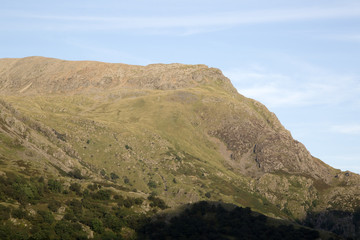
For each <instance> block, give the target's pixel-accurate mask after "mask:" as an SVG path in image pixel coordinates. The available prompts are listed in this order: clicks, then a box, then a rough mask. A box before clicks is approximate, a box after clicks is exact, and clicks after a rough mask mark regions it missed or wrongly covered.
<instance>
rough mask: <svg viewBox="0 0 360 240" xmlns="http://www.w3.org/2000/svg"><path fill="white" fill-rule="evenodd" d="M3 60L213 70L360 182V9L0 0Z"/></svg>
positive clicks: (159, 0) (359, 5)
mask: <svg viewBox="0 0 360 240" xmlns="http://www.w3.org/2000/svg"><path fill="white" fill-rule="evenodd" d="M0 3H1V8H0V57H1V58H3V57H26V56H34V55H36V56H46V57H55V58H61V59H67V60H98V61H105V62H121V63H128V64H140V65H146V64H149V63H173V62H180V63H188V64H198V63H201V64H206V65H208V66H211V67H217V68H220V69H221V70H222V71H223V73H224V74H225V75H226V76H227V77H229V78H230V79H231V81H232V82H233V84H234V85H235V87H236V88H237V89H238V91H239V92H240V93H241V94H243V95H245V96H247V97H251V98H254V99H256V100H259V101H261V102H262V103H264V104H265V105H266V106H267V107H268V108H269V109H270V110H271V111H273V112H274V113H275V114H276V115H277V116H278V118H279V119H280V121H281V122H282V123H283V125H284V126H285V127H286V128H287V129H289V130H290V131H291V133H292V135H293V137H294V138H295V139H297V140H299V141H301V142H302V143H304V144H305V146H306V147H307V148H308V149H309V151H310V152H311V153H312V154H313V155H314V156H316V157H319V158H320V159H322V160H323V161H325V162H326V163H328V164H330V165H332V166H334V167H336V168H340V169H342V170H347V169H348V170H351V171H354V172H358V173H360V147H359V145H360V120H359V118H360V65H359V62H360V61H359V58H360V1H358V0H356V1H354V0H316V1H315V0H292V1H289V0H286V1H285V0H274V1H269V0H221V1H211V0H207V1H205V0H198V1H196V0H192V1H189V0H182V1H171V0H167V1H165V0H138V1H136V0H135V1H127V0H126V1H115V0H114V1H106V0H103V1H94V0H86V1H85V0H84V1H79V0H78V1H68V0H63V1H58V2H55V1H20V0H18V1H3V0H0Z"/></svg>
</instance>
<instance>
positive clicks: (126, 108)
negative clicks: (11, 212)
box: [0, 57, 360, 237]
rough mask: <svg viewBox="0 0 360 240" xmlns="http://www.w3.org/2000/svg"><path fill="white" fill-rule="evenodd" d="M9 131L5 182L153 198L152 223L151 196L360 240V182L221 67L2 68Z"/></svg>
mask: <svg viewBox="0 0 360 240" xmlns="http://www.w3.org/2000/svg"><path fill="white" fill-rule="evenodd" d="M0 126H1V128H0V143H1V146H2V148H0V160H1V161H0V164H1V165H0V166H1V171H0V175H1V176H3V178H4V179H8V178H9V176H10V175H11V174H17V175H19V176H20V178H21V177H24V178H25V179H30V177H39V178H41V179H42V180H43V181H44V182H43V183H44V184H45V185H44V186H46V187H47V188H49V186H52V185H51V184H50V185H49V182H48V181H49V180H51V181H52V180H54V179H56V180H57V181H58V182H59V183H61V184H62V185H63V188H64V189H65V188H69V187H70V186H73V188H74V189H76V188H75V187H74V186H75V185H76V186H77V188H80V189H81V191H83V190H84V189H86V188H87V185H89V184H90V185H91V184H94V183H96V184H100V185H102V186H103V187H105V188H109V189H110V190H111V191H114V192H119V194H120V193H121V194H122V195H124V196H125V197H130V198H129V199H136V198H141V199H144V202H143V203H142V205H141V204H140V205H139V206H137V207H134V209H133V210H134V211H135V212H136V211H138V212H143V213H144V212H146V213H148V212H149V211H152V210H151V205H152V206H153V207H154V206H155V205H156V204H155V205H154V199H153V198H151V196H156V199H159V201H160V200H161V201H162V200H164V201H165V202H164V203H160V206H165V205H167V206H169V207H173V208H174V207H178V206H181V205H183V204H186V203H194V202H197V201H201V200H212V201H222V202H227V203H233V204H236V205H238V206H243V207H250V208H251V209H252V210H254V211H257V212H260V213H263V214H265V215H267V216H270V217H274V218H281V219H288V220H291V221H298V222H299V223H303V224H308V225H309V226H310V225H311V226H313V227H317V228H323V229H326V230H330V231H333V232H336V233H338V234H342V235H344V236H346V237H359V233H360V220H359V219H358V218H359V217H358V215H359V214H358V209H357V208H358V207H359V205H360V181H359V180H360V177H359V175H357V174H355V173H352V172H342V171H340V170H337V169H334V168H332V167H330V166H328V165H327V164H325V163H324V162H322V161H321V160H319V159H317V158H315V157H313V156H312V155H311V154H310V153H309V152H308V151H307V149H306V148H305V146H304V145H303V144H301V143H300V142H298V141H296V140H294V139H293V138H292V136H291V133H290V132H289V131H288V130H286V129H285V128H284V127H283V126H282V125H281V123H280V121H279V120H278V119H277V117H276V116H275V115H274V114H273V113H271V112H270V111H268V109H267V108H266V107H265V106H264V105H262V104H261V103H259V102H257V101H255V100H253V99H249V98H246V97H244V96H242V95H241V94H239V93H238V92H237V91H236V89H235V88H234V87H233V86H232V84H231V82H230V80H229V79H228V78H226V77H225V76H224V75H223V74H222V73H221V71H220V70H218V69H215V68H209V67H207V66H205V65H184V64H151V65H147V66H133V65H126V64H113V63H102V62H92V61H64V60H58V59H50V58H43V57H28V58H22V59H0ZM24 181H25V180H24ZM51 181H50V183H52V182H51ZM25 182H26V181H25ZM24 184H25V183H24ZM26 184H28V183H26ZM26 184H25V185H26ZM29 184H30V183H29ZM29 184H28V185H29ZM10 185H11V184H10ZM28 185H26V186H27V188H31V186H28ZM30 185H31V184H30ZM11 186H12V185H11ZM50 189H52V188H51V187H50ZM89 189H90V191H91V187H90V188H89ZM5 190H6V188H5ZM24 191H25V190H24ZM30 192H31V191H30ZM73 192H74V191H73ZM76 192H77V191H75V193H76ZM78 192H80V191H78ZM3 193H4V189H3ZM32 193H33V192H32ZM45 193H46V191H45ZM50 193H51V191H48V194H50ZM30 195H31V194H30ZM7 196H8V198H4V199H2V200H3V201H4V202H6V201H7V202H9V200H10V199H12V200H13V201H14V200H15V202H13V203H7V204H10V205H11V204H12V205H11V206H12V207H13V208H14V209H15V208H16V207H17V205H18V204H20V205H21V200H20V199H17V198H16V194H15V195H11V194H10V195H9V194H8V195H7ZM14 196H15V197H14ZM62 197H63V196H62ZM149 197H150V198H149ZM18 198H19V197H18ZM148 198H149V199H148ZM95 199H96V197H95ZM110 199H112V197H111V198H110ZM27 200H33V198H31V196H27ZM129 201H130V200H129ZM134 201H135V200H134ZM156 201H157V200H155V202H156ZM10 202H11V201H10ZM61 204H62V207H65V209H67V207H66V206H65V205H66V204H65V200H64V201H63V202H61V201H60V205H61ZM5 206H6V204H5ZM70 206H71V204H70ZM155 207H156V206H155ZM26 208H29V207H26ZM30 210H31V208H30ZM30 210H29V209H28V211H30ZM57 214H58V215H59V218H60V217H61V216H62V215H64V214H61V213H59V212H57ZM330 220H331V221H330ZM329 221H330V222H329Z"/></svg>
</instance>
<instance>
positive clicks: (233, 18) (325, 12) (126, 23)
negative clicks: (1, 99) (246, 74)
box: [1, 5, 360, 33]
mask: <svg viewBox="0 0 360 240" xmlns="http://www.w3.org/2000/svg"><path fill="white" fill-rule="evenodd" d="M1 15H2V17H1V18H15V19H28V20H29V22H28V23H27V24H28V25H31V24H33V23H32V21H36V25H33V27H34V28H39V29H46V30H51V29H54V30H55V29H56V30H58V31H59V30H67V31H71V30H90V29H91V30H92V31H94V30H131V29H133V30H136V29H164V28H186V29H189V28H190V29H191V28H194V29H197V31H194V32H195V33H197V32H199V29H201V30H204V28H213V27H214V28H220V29H221V27H232V26H237V25H244V24H265V23H274V22H288V21H308V20H317V19H333V18H353V17H360V6H359V5H353V6H345V7H330V8H324V7H308V8H296V9H295V8H287V9H264V10H252V11H249V10H248V11H236V12H222V13H209V14H203V15H190V16H161V17H158V16H145V17H144V16H141V17H140V16H139V17H134V16H131V17H129V16H121V17H119V16H106V17H105V16H86V15H85V16H72V15H45V14H36V13H33V14H31V13H24V12H21V13H16V12H15V13H14V12H13V13H11V12H10V13H9V12H6V11H2V13H1ZM14 24H16V23H13V24H12V23H9V25H14ZM5 27H6V24H3V25H2V27H1V28H5Z"/></svg>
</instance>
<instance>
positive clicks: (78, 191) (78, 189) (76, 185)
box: [69, 183, 81, 195]
mask: <svg viewBox="0 0 360 240" xmlns="http://www.w3.org/2000/svg"><path fill="white" fill-rule="evenodd" d="M69 189H70V190H71V191H73V192H76V194H77V195H80V194H81V185H80V184H79V183H72V184H71V185H70V188H69Z"/></svg>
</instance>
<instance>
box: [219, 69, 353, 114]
mask: <svg viewBox="0 0 360 240" xmlns="http://www.w3.org/2000/svg"><path fill="white" fill-rule="evenodd" d="M305 65H306V64H305ZM315 69H316V67H309V66H307V65H306V66H305V68H303V69H301V70H300V69H299V73H298V75H294V74H292V75H290V74H283V73H274V72H272V71H267V70H266V69H264V68H263V69H261V68H258V69H254V68H251V67H250V68H248V69H233V70H229V71H224V74H225V75H226V76H227V77H229V78H230V80H231V81H232V82H233V84H234V86H235V87H236V88H237V89H238V91H239V93H240V94H243V95H245V96H246V97H250V98H254V99H256V100H259V101H260V102H262V103H264V104H265V105H267V106H269V107H284V106H285V107H288V106H311V105H335V104H341V103H344V102H346V101H351V102H356V101H360V81H359V77H356V76H345V75H340V74H331V73H329V72H326V71H323V70H319V71H316V70H315Z"/></svg>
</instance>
